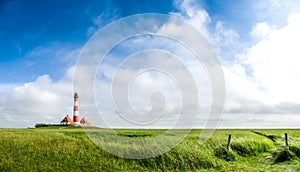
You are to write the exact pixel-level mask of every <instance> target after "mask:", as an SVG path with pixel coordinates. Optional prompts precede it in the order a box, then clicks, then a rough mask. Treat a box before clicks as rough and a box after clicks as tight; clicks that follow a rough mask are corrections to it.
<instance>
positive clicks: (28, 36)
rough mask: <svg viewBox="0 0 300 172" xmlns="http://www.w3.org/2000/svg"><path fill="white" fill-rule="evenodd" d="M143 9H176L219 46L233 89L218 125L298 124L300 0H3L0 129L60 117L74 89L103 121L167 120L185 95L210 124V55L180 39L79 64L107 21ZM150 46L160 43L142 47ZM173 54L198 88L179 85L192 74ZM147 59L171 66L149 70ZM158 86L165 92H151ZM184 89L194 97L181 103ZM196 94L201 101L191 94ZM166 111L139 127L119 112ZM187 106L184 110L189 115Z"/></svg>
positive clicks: (138, 45) (162, 123) (121, 48)
mask: <svg viewBox="0 0 300 172" xmlns="http://www.w3.org/2000/svg"><path fill="white" fill-rule="evenodd" d="M144 13H158V14H166V15H171V16H174V17H177V18H179V19H181V20H183V21H185V22H187V23H188V24H190V25H191V26H192V27H194V28H195V29H196V30H197V31H198V32H199V33H201V34H202V35H203V36H204V38H205V39H206V40H207V41H208V43H209V44H210V45H211V47H212V48H213V49H214V51H215V52H216V54H217V58H218V60H219V61H220V64H221V67H222V71H223V74H224V80H225V85H224V89H225V96H226V98H225V102H224V111H223V114H222V115H221V116H220V118H218V119H214V120H215V121H216V123H218V127H219V128H297V127H299V126H300V91H299V88H300V68H299V66H300V59H299V57H300V49H299V48H298V44H299V40H300V32H299V30H300V2H299V1H295V0H265V1H260V0H253V1H248V0H240V1H234V0H212V1H210V0H209V1H208V0H185V1H182V0H164V1H159V0H143V1H138V0H101V1H88V2H87V1H83V0H76V1H71V0H70V1H69V0H65V1H57V0H54V1H53V0H52V1H48V0H45V1H38V0H26V1H25V0H0V38H1V39H0V46H1V48H0V121H1V123H0V128H15V127H17V128H20V127H33V126H34V124H36V123H59V121H60V120H62V119H63V117H64V116H65V115H66V114H69V115H72V108H73V107H72V106H73V100H72V96H73V93H74V92H75V91H77V92H78V93H79V97H80V98H79V101H80V114H81V116H86V117H87V118H88V119H90V120H91V122H92V123H93V122H94V123H97V125H99V126H101V125H104V123H106V124H105V125H106V126H111V127H141V128H143V127H146V128H148V127H149V128H169V127H172V125H173V124H174V123H176V121H177V119H178V116H179V114H180V113H181V111H180V110H181V106H182V105H183V104H185V103H186V105H187V106H189V107H192V108H193V107H194V106H196V105H197V106H199V109H200V110H199V111H198V112H197V113H196V114H194V115H195V116H193V118H195V120H193V121H196V122H195V123H193V127H199V128H201V127H203V126H205V123H206V122H207V120H208V114H209V113H210V111H211V109H210V108H211V105H212V101H213V95H214V92H213V90H212V86H211V81H210V79H211V78H209V76H208V75H207V69H206V68H205V65H204V64H205V62H200V61H199V60H197V57H195V55H193V54H192V53H191V52H190V51H189V49H188V48H186V47H183V46H182V45H181V44H180V43H179V42H176V41H174V40H173V39H169V38H166V37H159V36H153V35H152V36H151V35H142V36H137V37H132V38H129V39H127V40H124V41H123V42H120V43H119V44H118V45H116V46H115V47H113V48H112V49H111V51H110V52H109V53H108V54H107V55H106V57H105V59H104V60H103V61H102V63H100V64H96V66H95V64H90V65H87V66H84V65H82V64H80V62H81V61H82V62H86V61H88V59H89V57H85V56H87V55H89V54H87V55H85V56H83V55H82V54H84V52H85V48H86V47H87V46H86V45H87V44H88V42H89V41H90V40H92V39H93V38H95V37H96V36H95V35H97V34H99V33H100V34H101V32H99V31H101V29H105V28H107V27H109V26H111V23H113V22H115V21H118V20H120V19H123V18H124V17H128V16H132V15H136V14H144ZM147 24H149V26H153V25H151V22H150V23H147V22H145V23H144V25H145V26H147ZM174 29H175V31H176V26H174V23H172V21H168V23H165V24H164V25H162V26H160V27H159V28H157V29H156V30H155V32H156V34H163V33H171V32H173V31H174ZM175 31H174V32H175ZM121 34H122V33H121ZM176 34H181V35H184V34H185V33H174V36H176ZM110 36H111V35H102V37H101V39H102V40H104V41H103V42H102V44H103V45H105V43H106V42H105V41H107V44H108V43H109V41H110V39H111V38H112V37H110ZM196 41H197V40H196ZM102 44H100V46H101V45H102ZM146 49H160V50H163V51H162V52H161V54H155V53H153V54H151V52H148V53H147V52H146V53H144V54H143V52H144V51H145V50H146ZM166 51H168V52H170V53H171V54H168V53H166ZM137 52H138V53H137ZM156 53H157V52H156ZM151 55H153V56H154V55H156V56H157V58H153V57H152V56H151ZM171 55H176V56H177V57H178V58H179V60H180V63H183V64H184V68H185V70H187V71H188V73H187V75H188V76H189V74H190V76H191V78H193V82H195V85H196V88H197V91H196V92H195V91H193V88H192V87H191V88H189V89H187V90H186V92H183V93H182V92H181V91H182V90H180V88H178V83H179V86H180V84H181V83H182V84H183V85H184V84H187V83H186V82H187V81H186V80H187V78H189V77H187V75H183V74H185V73H184V72H186V71H185V70H180V69H178V68H180V65H179V61H177V60H178V59H177V58H174V56H171ZM130 59H133V60H130ZM176 59H177V60H176ZM169 64H172V65H169ZM124 65H125V66H124ZM176 65H179V67H178V66H176ZM203 65H204V66H203ZM148 67H149V68H151V67H152V68H159V69H160V68H162V69H164V70H165V71H168V72H167V73H166V72H165V73H164V72H162V70H159V71H155V70H154V71H151V70H150V71H143V70H142V69H146V68H148ZM181 67H183V66H181ZM78 71H80V76H78ZM91 71H96V72H97V73H96V75H94V73H92V72H91ZM141 71H142V72H141ZM76 72H77V75H76ZM118 72H119V73H121V75H120V76H119V77H118V75H117V74H118ZM171 74H174V76H173V77H170V76H169V75H171ZM128 76H131V77H133V80H132V82H131V83H130V85H128V83H126V82H127V81H126V82H125V79H124V78H126V77H128ZM88 78H92V79H93V80H92V81H93V84H94V88H89V87H80V86H76V85H74V79H79V81H80V82H81V83H89V82H90V81H91V80H88ZM174 78H175V79H174ZM128 82H129V81H128ZM126 84H127V85H126ZM91 90H94V94H93V97H92V96H91V94H90V91H91ZM112 90H114V91H112ZM127 92H128V95H124V96H125V97H122V95H123V93H127ZM155 92H158V93H159V94H152V93H155ZM183 94H186V95H188V96H190V100H187V102H185V103H182V101H183V98H182V95H183ZM195 95H197V96H198V97H197V98H198V101H197V103H196V104H195V102H194V101H192V99H193V98H195V97H194V96H195ZM118 96H119V97H118ZM152 96H153V97H152ZM160 96H163V98H162V97H160ZM191 97H193V98H191ZM122 98H127V99H129V100H127V99H126V100H127V101H129V103H128V102H126V101H125V99H124V100H123V99H122ZM161 101H163V102H161ZM116 102H117V103H116ZM164 103H165V106H164V107H161V106H160V105H161V104H164ZM116 105H117V106H118V107H117V108H116ZM129 106H130V107H129ZM155 108H157V109H155ZM162 109H163V112H162V113H163V115H160V116H159V117H157V116H155V115H154V117H153V119H152V118H151V119H152V122H151V124H148V123H147V124H141V125H135V124H133V123H132V121H130V120H125V119H124V116H122V115H120V114H122V113H120V112H123V115H124V113H135V114H139V113H146V112H147V111H149V110H150V111H151V112H154V113H153V114H160V111H161V110H162ZM132 111H133V112H132ZM188 113H189V112H187V113H186V114H180V115H181V117H183V119H187V118H190V116H189V114H188ZM99 115H100V116H101V119H100V117H99ZM148 115H149V114H148ZM150 116H151V115H150ZM129 117H130V115H129ZM133 117H135V116H133ZM140 120H142V119H140ZM183 121H184V120H183ZM187 121H188V120H187ZM98 122H99V124H98ZM103 122H104V123H103ZM140 122H141V121H140ZM182 127H191V125H190V123H187V124H184V125H183V126H182Z"/></svg>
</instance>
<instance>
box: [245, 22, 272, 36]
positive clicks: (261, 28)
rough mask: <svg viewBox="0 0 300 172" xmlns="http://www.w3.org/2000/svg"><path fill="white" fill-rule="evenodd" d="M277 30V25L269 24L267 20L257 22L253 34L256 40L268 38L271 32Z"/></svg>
mask: <svg viewBox="0 0 300 172" xmlns="http://www.w3.org/2000/svg"><path fill="white" fill-rule="evenodd" d="M274 30H275V26H269V25H268V24H267V23H266V22H261V23H257V24H256V25H255V26H254V27H253V29H252V31H251V35H252V37H253V38H254V39H255V40H261V39H264V38H266V37H267V36H268V35H269V34H270V33H271V32H273V31H274Z"/></svg>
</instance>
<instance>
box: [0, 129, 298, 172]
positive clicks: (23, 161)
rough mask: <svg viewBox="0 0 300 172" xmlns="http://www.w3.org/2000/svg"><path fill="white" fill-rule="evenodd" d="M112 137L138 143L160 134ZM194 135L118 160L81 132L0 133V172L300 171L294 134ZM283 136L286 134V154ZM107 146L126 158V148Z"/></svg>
mask: <svg viewBox="0 0 300 172" xmlns="http://www.w3.org/2000/svg"><path fill="white" fill-rule="evenodd" d="M253 131H254V132H253ZM118 132H119V134H120V135H123V136H126V137H132V138H135V139H141V138H147V137H154V136H156V135H159V134H160V133H163V132H164V131H163V130H118ZM200 132H201V130H192V131H191V132H190V134H189V135H188V136H187V137H186V138H185V139H184V140H183V141H182V142H181V143H180V144H178V145H177V146H176V147H174V148H173V149H172V150H170V151H169V152H167V153H164V154H162V155H160V156H157V157H153V158H148V159H124V158H120V157H117V156H115V155H112V154H110V153H107V152H106V151H104V150H102V149H100V148H99V147H98V146H97V145H96V144H94V143H93V142H92V141H91V140H90V139H89V138H88V137H87V135H86V134H85V132H84V131H83V130H82V129H81V128H70V127H49V128H47V127H46V128H37V129H0V171H300V130H283V129H282V130H281V129H280V130H217V131H216V132H215V133H214V135H213V137H212V138H210V139H209V140H208V141H207V142H205V143H204V144H199V135H200ZM284 133H288V135H289V144H290V151H289V152H286V151H285V144H284ZM101 134H102V135H103V136H105V137H106V136H107V138H109V134H110V133H109V131H108V130H105V129H102V130H101ZM228 134H231V135H232V142H231V149H230V150H229V151H227V149H226V145H227V137H228ZM172 137H173V138H175V137H176V136H170V139H172ZM106 142H109V139H108V140H106ZM110 142H111V143H109V145H114V146H115V147H118V148H119V149H120V150H121V149H124V150H125V151H124V150H122V151H123V152H122V153H126V146H128V145H122V143H120V142H117V143H116V141H115V140H113V139H112V140H111V141H110ZM136 149H137V152H138V149H139V147H136Z"/></svg>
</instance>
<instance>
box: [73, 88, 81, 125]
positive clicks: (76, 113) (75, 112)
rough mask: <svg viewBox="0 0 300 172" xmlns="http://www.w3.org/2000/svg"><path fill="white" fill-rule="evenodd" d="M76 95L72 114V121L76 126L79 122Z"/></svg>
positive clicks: (75, 95)
mask: <svg viewBox="0 0 300 172" xmlns="http://www.w3.org/2000/svg"><path fill="white" fill-rule="evenodd" d="M78 98H79V97H78V94H77V93H75V94H74V113H73V121H74V122H75V124H76V125H79V124H80V120H79V107H78V105H79V104H78Z"/></svg>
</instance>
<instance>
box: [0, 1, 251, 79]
mask: <svg viewBox="0 0 300 172" xmlns="http://www.w3.org/2000/svg"><path fill="white" fill-rule="evenodd" d="M195 5H198V6H203V7H204V8H205V9H207V11H208V13H210V15H211V16H212V19H213V21H214V20H215V19H216V20H222V21H225V23H226V24H227V25H228V26H230V27H235V28H236V29H237V31H238V32H240V33H241V36H242V37H245V38H247V36H248V35H247V33H245V32H247V31H249V30H250V29H251V26H252V24H253V21H252V20H253V18H251V16H252V15H251V14H250V15H245V14H243V13H245V10H239V9H238V8H241V7H242V8H243V7H245V6H246V5H247V2H246V1H240V2H233V1H209V2H205V1H200V2H199V3H198V2H195ZM248 5H249V4H248ZM235 6H236V7H235ZM232 8H237V9H236V10H232ZM0 9H1V10H0V28H1V29H0V35H1V38H2V39H1V40H0V46H1V47H2V48H1V50H0V54H1V64H0V65H1V68H0V73H5V74H6V75H3V76H2V77H3V78H2V79H1V81H0V82H1V83H7V82H21V83H22V82H28V81H32V80H34V79H35V78H36V77H37V76H39V75H41V74H44V73H47V74H50V75H51V76H52V77H54V78H55V79H59V78H60V77H61V76H62V73H63V72H62V71H61V70H64V69H66V68H64V67H65V65H66V63H67V62H65V61H63V62H62V64H60V63H57V59H56V58H60V57H56V55H55V53H56V52H55V51H57V50H58V49H60V47H61V46H62V45H67V49H76V48H80V47H82V46H83V45H84V43H85V42H86V41H87V40H88V39H89V38H90V37H91V34H89V33H88V29H89V28H90V27H95V28H96V29H98V28H101V27H102V26H104V25H106V24H108V23H110V22H112V21H114V20H116V19H119V18H122V17H125V16H128V15H134V14H139V13H163V14H169V13H170V12H178V8H177V7H175V6H174V2H173V1H170V0H165V1H162V2H161V1H158V0H157V1H132V0H124V1H121V0H120V1H105V0H103V1H91V2H88V3H87V2H85V1H80V0H78V1H75V2H74V1H34V0H33V1H32V0H30V1H22V0H10V1H1V4H0ZM237 13H242V14H241V15H240V14H237ZM97 16H102V18H101V21H98V22H97V23H95V21H94V20H95V18H96V17H97ZM246 20H247V22H245V21H246ZM212 24H213V23H212ZM96 29H95V30H96ZM47 47H52V48H53V51H52V52H39V53H37V54H34V55H32V54H31V52H33V51H35V50H43V49H46V48H47ZM45 51H46V50H45ZM62 53H63V52H62ZM75 58H76V57H74V59H75ZM74 59H69V60H71V61H70V62H71V63H74V62H75V61H74ZM52 61H55V62H52ZM33 63H34V65H32V64H33ZM57 67H58V68H59V70H58V71H57ZM53 69H55V70H53Z"/></svg>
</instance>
